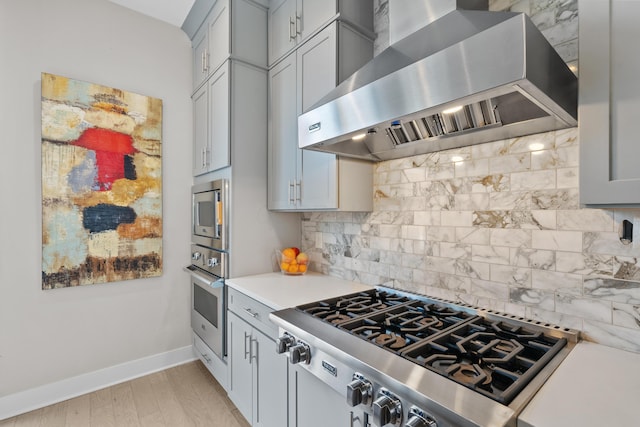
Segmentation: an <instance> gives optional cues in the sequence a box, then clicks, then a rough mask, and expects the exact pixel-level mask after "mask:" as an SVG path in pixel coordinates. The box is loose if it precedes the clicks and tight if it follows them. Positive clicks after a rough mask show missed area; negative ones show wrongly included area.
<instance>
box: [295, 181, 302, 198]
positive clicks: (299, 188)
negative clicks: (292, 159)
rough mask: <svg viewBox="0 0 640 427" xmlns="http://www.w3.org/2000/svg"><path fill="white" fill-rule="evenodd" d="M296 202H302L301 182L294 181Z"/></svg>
mask: <svg viewBox="0 0 640 427" xmlns="http://www.w3.org/2000/svg"><path fill="white" fill-rule="evenodd" d="M295 193H296V200H295V201H297V202H302V181H296V192H295Z"/></svg>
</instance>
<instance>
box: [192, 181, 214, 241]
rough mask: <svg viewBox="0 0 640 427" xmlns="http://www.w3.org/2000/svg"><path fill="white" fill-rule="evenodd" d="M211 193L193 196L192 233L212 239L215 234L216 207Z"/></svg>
mask: <svg viewBox="0 0 640 427" xmlns="http://www.w3.org/2000/svg"><path fill="white" fill-rule="evenodd" d="M212 196H213V194H212V192H206V193H198V194H194V195H193V233H194V234H195V235H198V236H204V237H213V236H215V235H216V234H217V232H216V230H215V229H216V228H217V226H216V218H215V215H216V205H215V201H214V200H213V197H212Z"/></svg>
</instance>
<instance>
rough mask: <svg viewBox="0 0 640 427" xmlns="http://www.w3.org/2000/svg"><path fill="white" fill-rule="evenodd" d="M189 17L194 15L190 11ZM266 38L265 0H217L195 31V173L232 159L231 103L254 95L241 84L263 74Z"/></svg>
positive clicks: (217, 167)
mask: <svg viewBox="0 0 640 427" xmlns="http://www.w3.org/2000/svg"><path fill="white" fill-rule="evenodd" d="M189 19H195V18H194V17H193V16H191V15H190V17H189ZM191 26H195V24H193V25H191ZM266 39H267V8H266V3H264V2H263V3H261V2H259V1H253V0H216V1H215V2H213V4H212V6H211V8H210V10H209V12H208V14H207V15H206V18H205V19H204V21H203V22H202V24H200V26H199V28H198V30H197V31H196V32H195V35H194V37H193V39H192V49H193V84H194V89H195V92H194V94H193V96H192V101H193V111H194V115H193V127H194V145H193V175H194V176H199V175H203V174H206V173H209V172H212V171H215V170H219V169H222V168H224V167H227V166H230V165H231V160H232V159H231V152H232V149H231V143H232V140H233V138H234V129H233V124H232V121H233V120H232V117H231V108H232V106H233V104H237V103H238V101H239V99H238V97H246V98H247V99H252V97H254V96H255V94H252V93H250V92H249V90H248V89H245V88H249V87H252V84H253V82H254V81H255V80H256V79H257V80H260V79H262V78H263V77H262V74H266V66H267V42H266ZM241 68H244V69H251V70H253V71H251V73H250V74H252V76H250V77H247V73H245V72H241V73H239V72H238V70H240V69H241ZM260 70H263V71H264V73H260ZM233 123H234V124H235V122H233Z"/></svg>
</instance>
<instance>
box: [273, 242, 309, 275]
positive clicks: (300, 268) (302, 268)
mask: <svg viewBox="0 0 640 427" xmlns="http://www.w3.org/2000/svg"><path fill="white" fill-rule="evenodd" d="M276 257H277V259H279V261H280V271H281V272H282V273H284V274H289V275H292V276H299V275H302V274H304V273H306V272H307V265H308V264H309V256H308V255H307V254H306V253H304V252H300V249H298V248H296V247H290V248H285V249H282V250H276Z"/></svg>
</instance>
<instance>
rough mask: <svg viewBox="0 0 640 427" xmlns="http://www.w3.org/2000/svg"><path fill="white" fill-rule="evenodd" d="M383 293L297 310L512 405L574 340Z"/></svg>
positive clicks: (309, 305)
mask: <svg viewBox="0 0 640 427" xmlns="http://www.w3.org/2000/svg"><path fill="white" fill-rule="evenodd" d="M416 298H419V297H418V296H413V297H412V298H409V296H407V295H406V294H405V295H403V294H397V293H392V292H389V291H386V290H382V289H374V290H371V291H368V292H360V293H357V294H351V295H346V296H343V297H338V298H332V299H328V300H324V301H319V302H315V303H311V304H306V305H302V306H299V307H297V309H298V310H301V311H303V312H305V313H308V314H310V315H312V316H314V317H317V318H320V319H322V320H323V321H326V322H329V323H331V324H332V325H334V326H336V327H338V328H339V329H343V330H346V331H348V332H349V333H351V334H352V335H355V336H357V337H358V338H361V339H363V340H367V341H369V342H371V343H373V344H375V345H377V346H379V347H382V348H384V349H386V350H389V351H391V352H394V353H396V354H398V355H399V356H400V357H403V358H405V359H408V360H410V361H412V362H414V363H416V364H418V365H420V366H423V367H425V368H427V369H430V370H432V371H434V372H436V373H438V374H440V375H443V376H445V377H447V378H449V379H451V380H453V381H455V382H457V383H459V384H462V385H464V386H466V387H469V388H471V389H473V390H475V391H477V392H479V393H482V394H484V395H486V396H488V397H490V398H492V399H494V400H496V401H498V402H501V403H505V404H508V403H509V402H511V400H512V399H513V398H514V397H515V396H516V395H517V393H518V392H519V391H520V390H522V388H524V386H526V385H527V383H528V382H529V381H530V380H531V379H532V378H533V376H534V375H535V374H536V373H537V372H539V371H540V370H541V369H542V368H543V367H544V366H545V365H546V364H547V363H548V362H549V360H551V358H553V356H555V355H556V354H557V353H558V351H560V349H561V348H563V347H564V346H565V345H566V343H567V340H566V339H565V338H555V337H552V336H549V335H545V334H544V333H542V332H541V331H534V330H533V329H527V328H526V327H523V326H521V325H513V324H509V323H507V322H506V321H497V320H487V319H485V318H483V317H481V316H479V315H477V314H475V315H474V314H471V313H469V312H467V311H465V310H463V307H461V308H454V306H453V305H450V304H447V305H439V304H436V303H435V302H429V301H428V300H427V299H425V300H421V299H416Z"/></svg>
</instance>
